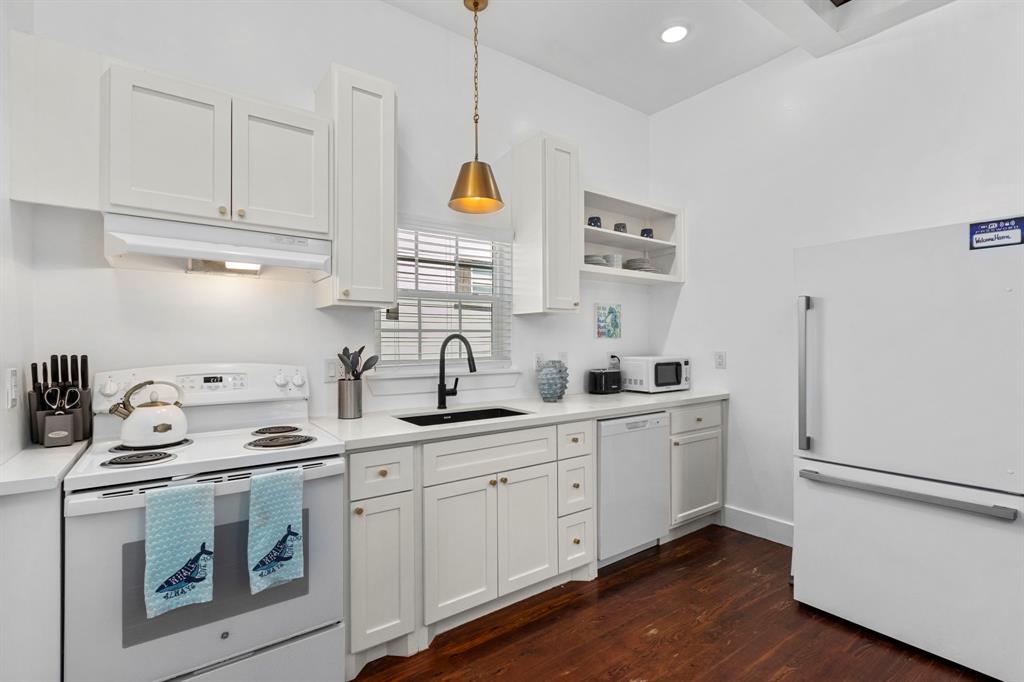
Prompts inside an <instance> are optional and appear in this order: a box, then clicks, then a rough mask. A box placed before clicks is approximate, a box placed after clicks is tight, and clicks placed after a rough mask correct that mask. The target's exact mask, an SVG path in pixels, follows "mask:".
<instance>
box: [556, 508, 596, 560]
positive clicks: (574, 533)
mask: <svg viewBox="0 0 1024 682" xmlns="http://www.w3.org/2000/svg"><path fill="white" fill-rule="evenodd" d="M596 550H597V515H596V514H595V513H594V510H593V509H587V510H586V511H581V512H576V513H575V514H570V515H569V516H563V517H562V518H560V519H558V572H559V573H564V572H565V571H569V570H572V569H574V568H579V567H580V566H586V565H587V564H589V563H590V562H591V561H593V560H594V558H595V557H596V556H597V552H596Z"/></svg>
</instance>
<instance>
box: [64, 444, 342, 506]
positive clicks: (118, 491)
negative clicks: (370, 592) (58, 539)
mask: <svg viewBox="0 0 1024 682" xmlns="http://www.w3.org/2000/svg"><path fill="white" fill-rule="evenodd" d="M297 466H302V468H303V474H304V475H303V480H304V481H306V482H309V481H314V480H316V479H318V478H327V477H329V476H341V475H343V474H344V473H345V459H344V458H342V457H336V458H331V459H323V460H315V461H312V462H310V461H306V462H291V463H286V464H281V465H278V466H276V467H263V468H259V469H250V470H248V471H244V470H243V471H234V472H224V473H218V474H208V475H203V474H200V475H197V476H189V477H188V478H185V479H182V480H178V481H175V480H173V479H172V480H170V481H164V482H160V483H149V484H142V485H135V486H124V487H117V488H107V489H102V490H88V491H84V492H73V493H70V494H69V495H67V497H65V498H64V516H66V517H69V516H87V515H89V514H101V513H105V512H114V511H124V510H126V509H139V508H141V507H145V506H146V494H145V492H146V490H154V489H157V488H167V487H170V486H178V485H194V484H196V483H212V484H213V491H214V495H216V496H220V495H237V494H239V493H247V492H249V489H250V488H251V485H250V480H251V478H252V475H254V474H256V475H258V474H265V473H272V472H274V471H287V470H288V469H294V468H295V467H297Z"/></svg>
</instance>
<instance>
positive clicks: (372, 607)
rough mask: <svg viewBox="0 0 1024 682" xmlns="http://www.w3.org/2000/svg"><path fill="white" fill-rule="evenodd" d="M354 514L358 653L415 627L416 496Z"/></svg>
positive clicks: (361, 504) (360, 507)
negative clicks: (414, 502) (414, 517)
mask: <svg viewBox="0 0 1024 682" xmlns="http://www.w3.org/2000/svg"><path fill="white" fill-rule="evenodd" d="M350 512H351V513H350V516H351V524H350V528H351V533H350V541H349V566H350V567H351V568H350V591H349V594H350V598H349V599H350V602H351V607H350V611H351V615H350V619H349V620H350V622H349V632H350V637H351V640H352V648H351V650H352V651H353V652H356V651H362V650H364V649H368V648H370V647H372V646H376V645H377V644H382V643H384V642H387V641H389V640H392V639H394V638H396V637H399V636H401V635H405V634H408V633H410V632H412V631H413V628H414V626H415V621H414V619H415V604H414V597H413V594H414V575H415V573H414V569H415V561H414V557H413V553H414V550H415V541H414V521H413V516H414V504H413V494H412V492H406V493H398V494H395V495H385V496H383V497H374V498H372V499H368V500H360V501H358V502H353V503H352V504H351V505H350Z"/></svg>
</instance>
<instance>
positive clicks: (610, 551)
mask: <svg viewBox="0 0 1024 682" xmlns="http://www.w3.org/2000/svg"><path fill="white" fill-rule="evenodd" d="M668 441H669V438H668V415H667V414H666V413H664V412H657V413H654V414H643V415H637V416H633V417H624V418H622V419H607V420H604V421H599V422H598V423H597V558H598V559H601V560H604V559H608V558H610V557H615V556H618V555H621V554H623V553H625V552H627V551H628V550H631V549H639V548H641V546H642V545H645V544H648V543H650V542H651V541H652V540H657V539H658V538H660V537H662V536H663V535H667V534H668V527H669V517H670V516H671V509H670V502H669V494H670V493H669V442H668Z"/></svg>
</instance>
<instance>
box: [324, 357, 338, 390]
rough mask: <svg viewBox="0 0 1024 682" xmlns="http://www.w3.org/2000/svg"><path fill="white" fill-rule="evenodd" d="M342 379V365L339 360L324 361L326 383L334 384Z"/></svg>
mask: <svg viewBox="0 0 1024 682" xmlns="http://www.w3.org/2000/svg"><path fill="white" fill-rule="evenodd" d="M340 378H341V363H340V362H338V358H327V359H325V360H324V383H325V384H333V383H334V382H335V381H337V380H338V379H340Z"/></svg>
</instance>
